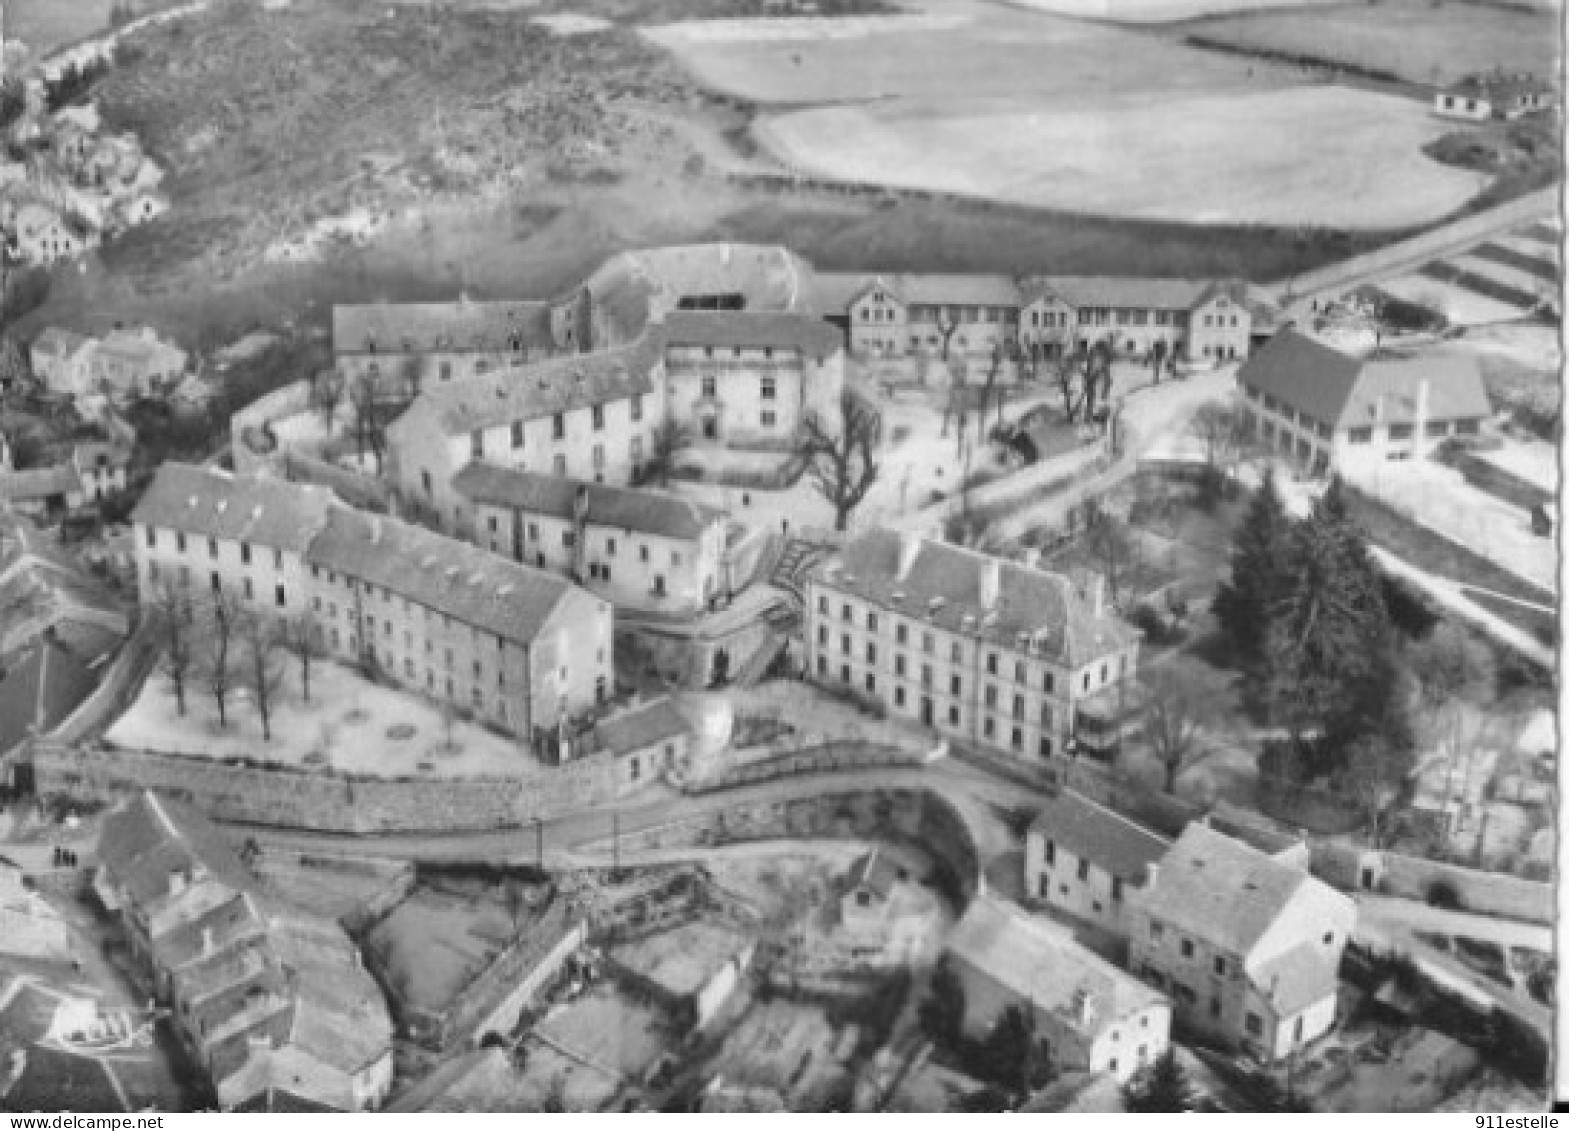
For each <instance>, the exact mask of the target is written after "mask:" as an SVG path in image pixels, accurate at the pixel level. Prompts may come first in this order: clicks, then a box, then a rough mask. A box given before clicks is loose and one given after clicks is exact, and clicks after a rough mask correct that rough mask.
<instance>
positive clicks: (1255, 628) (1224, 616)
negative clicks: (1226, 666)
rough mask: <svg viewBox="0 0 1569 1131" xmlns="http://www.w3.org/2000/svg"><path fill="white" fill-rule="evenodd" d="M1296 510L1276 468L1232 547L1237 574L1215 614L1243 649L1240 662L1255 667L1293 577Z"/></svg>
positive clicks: (1247, 667)
mask: <svg viewBox="0 0 1569 1131" xmlns="http://www.w3.org/2000/svg"><path fill="white" fill-rule="evenodd" d="M1290 529H1291V519H1290V516H1288V515H1287V514H1286V508H1285V505H1284V504H1283V503H1282V502H1281V499H1280V492H1279V491H1278V490H1277V489H1276V487H1275V477H1274V474H1273V473H1272V472H1269V471H1266V472H1265V473H1264V482H1263V483H1262V484H1261V485H1260V487H1259V489H1258V491H1257V492H1255V493H1254V495H1253V501H1252V502H1251V503H1250V504H1249V506H1248V512H1247V514H1246V515H1245V516H1244V517H1243V520H1242V525H1241V526H1240V527H1239V528H1238V530H1237V535H1236V540H1235V542H1234V544H1233V546H1232V550H1231V578H1230V580H1229V581H1227V582H1225V583H1224V584H1222V585H1221V587H1220V589H1219V591H1218V592H1217V593H1216V595H1215V604H1214V609H1215V615H1216V617H1217V618H1218V619H1219V621H1220V626H1221V629H1222V630H1223V631H1224V632H1225V634H1226V636H1227V637H1228V638H1229V639H1230V641H1231V643H1232V646H1233V648H1234V649H1235V650H1236V653H1237V662H1238V666H1240V667H1242V668H1243V669H1244V670H1255V669H1257V667H1258V666H1259V664H1260V663H1261V662H1262V660H1263V655H1264V640H1265V636H1266V634H1267V632H1268V628H1269V613H1270V609H1271V608H1272V607H1273V606H1274V604H1275V602H1276V601H1277V600H1278V599H1279V597H1280V596H1281V595H1282V594H1283V593H1284V592H1285V588H1286V585H1287V582H1288V579H1289V572H1288V569H1287V565H1286V552H1287V550H1286V539H1287V536H1288V534H1289V532H1290Z"/></svg>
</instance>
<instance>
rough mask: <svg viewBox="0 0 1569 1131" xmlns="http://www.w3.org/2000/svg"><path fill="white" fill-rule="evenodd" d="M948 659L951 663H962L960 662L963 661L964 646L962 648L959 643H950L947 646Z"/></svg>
mask: <svg viewBox="0 0 1569 1131" xmlns="http://www.w3.org/2000/svg"><path fill="white" fill-rule="evenodd" d="M948 659H949V661H951V662H952V663H955V664H962V663H964V648H963V646H962V645H960V644H957V643H955V644H952V645H950V646H949V648H948Z"/></svg>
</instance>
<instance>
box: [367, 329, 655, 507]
mask: <svg viewBox="0 0 1569 1131" xmlns="http://www.w3.org/2000/svg"><path fill="white" fill-rule="evenodd" d="M658 364H659V353H658V350H657V348H654V347H653V346H651V345H650V344H649V343H647V342H639V343H638V344H636V345H633V346H630V347H627V348H624V349H613V350H606V351H604V352H602V353H595V354H585V355H571V356H566V357H559V358H551V359H549V360H546V361H542V362H539V363H536V364H533V365H527V366H520V367H517V368H508V369H504V370H497V371H495V372H491V373H486V374H483V375H481V376H478V377H469V378H467V379H465V380H462V381H456V380H455V381H452V382H450V383H445V384H442V383H438V384H436V385H434V386H431V387H429V388H427V389H425V390H424V391H423V392H422V393H421V394H420V395H419V396H418V397H417V398H416V399H415V400H414V403H413V404H412V405H410V406H409V409H408V411H407V412H405V413H404V414H403V415H402V416H400V417H399V418H398V419H397V420H395V421H394V422H393V423H392V424H391V425H390V426H389V427H388V429H387V471H388V474H389V475H390V477H391V479H392V481H393V483H394V484H395V485H396V488H397V490H398V493H399V499H400V502H401V504H402V505H403V507H404V508H405V509H406V511H407V512H408V513H410V514H414V515H418V516H420V517H421V518H424V519H428V520H431V521H433V522H435V523H437V524H438V525H439V526H440V527H441V529H443V530H446V531H449V532H451V531H459V530H464V529H465V528H466V525H465V524H468V523H471V522H472V519H473V515H472V512H471V511H469V510H468V509H467V507H466V506H465V504H464V500H463V497H462V496H461V495H459V494H458V493H457V492H456V491H455V490H454V489H453V485H452V480H453V477H454V476H456V475H457V473H458V472H459V471H460V470H461V469H462V468H464V467H466V466H467V465H468V464H469V463H471V462H472V461H474V460H484V461H485V462H487V463H492V464H497V465H500V466H504V467H516V468H520V469H522V470H524V471H533V472H537V473H539V474H542V475H543V474H549V475H558V476H570V477H572V478H575V479H584V480H589V481H591V482H595V483H609V484H613V485H625V484H628V483H630V482H631V481H632V479H633V476H634V475H635V474H636V472H637V469H638V468H639V467H640V466H641V465H642V464H643V462H644V461H645V460H646V459H647V458H648V456H649V452H650V434H651V433H652V431H653V429H654V428H655V427H656V426H657V425H658V423H659V422H660V420H661V419H662V413H663V401H662V397H661V395H660V393H661V386H660V384H659V383H658V380H657V378H656V369H657V367H658Z"/></svg>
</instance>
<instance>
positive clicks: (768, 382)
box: [762, 377, 776, 401]
mask: <svg viewBox="0 0 1569 1131" xmlns="http://www.w3.org/2000/svg"><path fill="white" fill-rule="evenodd" d="M775 392H776V387H775V383H774V379H773V378H772V377H764V378H763V389H762V398H763V400H765V401H771V400H774V399H775Z"/></svg>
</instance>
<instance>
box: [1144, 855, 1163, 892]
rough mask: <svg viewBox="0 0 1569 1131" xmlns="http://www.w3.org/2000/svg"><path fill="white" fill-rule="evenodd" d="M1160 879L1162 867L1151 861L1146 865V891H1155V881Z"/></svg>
mask: <svg viewBox="0 0 1569 1131" xmlns="http://www.w3.org/2000/svg"><path fill="white" fill-rule="evenodd" d="M1159 878H1160V865H1159V864H1157V863H1156V862H1155V861H1153V860H1151V861H1150V862H1149V863H1148V864H1146V865H1144V890H1145V891H1154V890H1155V881H1156V880H1158V879H1159Z"/></svg>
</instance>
